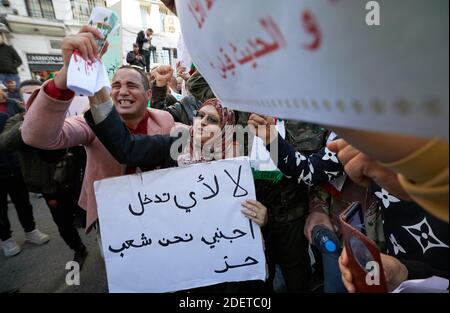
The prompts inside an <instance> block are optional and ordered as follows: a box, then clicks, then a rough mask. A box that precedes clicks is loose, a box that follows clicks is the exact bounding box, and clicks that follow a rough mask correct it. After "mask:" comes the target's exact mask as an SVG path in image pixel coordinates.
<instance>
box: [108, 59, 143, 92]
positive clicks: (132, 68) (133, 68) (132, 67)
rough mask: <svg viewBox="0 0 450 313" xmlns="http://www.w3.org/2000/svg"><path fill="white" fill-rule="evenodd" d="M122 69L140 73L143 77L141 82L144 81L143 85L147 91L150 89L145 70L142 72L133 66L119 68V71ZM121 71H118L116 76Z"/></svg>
mask: <svg viewBox="0 0 450 313" xmlns="http://www.w3.org/2000/svg"><path fill="white" fill-rule="evenodd" d="M121 69H130V70H135V71H136V72H138V73H139V75H141V81H142V85H143V86H144V90H145V91H147V90H149V89H150V84H149V82H148V78H147V75H146V74H145V72H144V71H143V70H141V69H140V68H138V67H136V66H132V65H122V66H121V67H119V70H121ZM119 70H117V72H116V74H114V76H116V75H117V73H118V72H119Z"/></svg>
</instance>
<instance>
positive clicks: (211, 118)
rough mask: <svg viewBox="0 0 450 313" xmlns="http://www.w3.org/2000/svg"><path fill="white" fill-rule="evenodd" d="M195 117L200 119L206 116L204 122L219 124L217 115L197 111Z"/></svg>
mask: <svg viewBox="0 0 450 313" xmlns="http://www.w3.org/2000/svg"><path fill="white" fill-rule="evenodd" d="M196 116H197V117H199V118H200V119H202V120H203V119H204V118H205V117H206V122H207V123H208V124H212V125H219V123H220V121H219V119H218V118H217V117H215V116H212V115H209V114H205V113H204V112H202V111H199V112H197V115H196Z"/></svg>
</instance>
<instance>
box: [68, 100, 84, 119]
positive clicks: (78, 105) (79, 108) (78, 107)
mask: <svg viewBox="0 0 450 313" xmlns="http://www.w3.org/2000/svg"><path fill="white" fill-rule="evenodd" d="M88 108H89V98H88V97H80V96H75V97H74V98H73V100H72V102H71V103H70V106H69V111H68V112H67V116H77V115H83V113H84V112H85V111H86V110H87V109H88Z"/></svg>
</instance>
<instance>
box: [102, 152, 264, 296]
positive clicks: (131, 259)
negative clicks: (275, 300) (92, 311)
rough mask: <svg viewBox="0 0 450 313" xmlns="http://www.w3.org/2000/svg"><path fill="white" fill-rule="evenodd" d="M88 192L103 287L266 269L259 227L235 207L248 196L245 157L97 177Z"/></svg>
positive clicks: (156, 286) (206, 280)
mask: <svg viewBox="0 0 450 313" xmlns="http://www.w3.org/2000/svg"><path fill="white" fill-rule="evenodd" d="M95 193H96V200H97V204H98V212H99V220H100V221H101V223H100V228H101V229H100V230H101V235H102V243H103V251H104V255H105V261H106V268H107V274H108V283H109V288H110V291H111V292H127V291H128V292H129V291H140V292H167V291H176V290H182V289H187V288H193V287H199V286H205V285H210V284H215V283H220V282H225V281H241V280H249V279H262V280H264V279H265V277H266V276H265V257H264V253H263V248H262V238H261V232H260V230H259V227H258V226H257V225H256V224H254V222H252V221H251V220H249V219H247V218H245V217H244V216H243V215H242V213H241V212H240V207H241V202H242V201H244V200H245V199H254V197H255V191H254V183H253V178H252V174H251V169H250V166H249V163H248V161H247V160H246V159H232V160H223V161H218V162H212V163H207V164H196V165H193V166H189V167H186V168H175V169H166V170H158V171H153V172H148V173H142V174H139V175H129V176H125V177H116V178H111V179H105V180H102V181H99V182H96V183H95ZM124 272H127V276H126V277H125V278H124V276H123V273H124ZM161 273H164V275H162V274H161ZM155 282H157V283H155Z"/></svg>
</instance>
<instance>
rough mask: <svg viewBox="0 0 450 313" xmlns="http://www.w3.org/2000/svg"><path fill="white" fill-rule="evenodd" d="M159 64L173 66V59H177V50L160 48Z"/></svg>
mask: <svg viewBox="0 0 450 313" xmlns="http://www.w3.org/2000/svg"><path fill="white" fill-rule="evenodd" d="M159 56H160V57H159V63H162V64H166V65H170V66H175V59H176V57H177V49H173V48H162V51H161V52H160V55H159Z"/></svg>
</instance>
